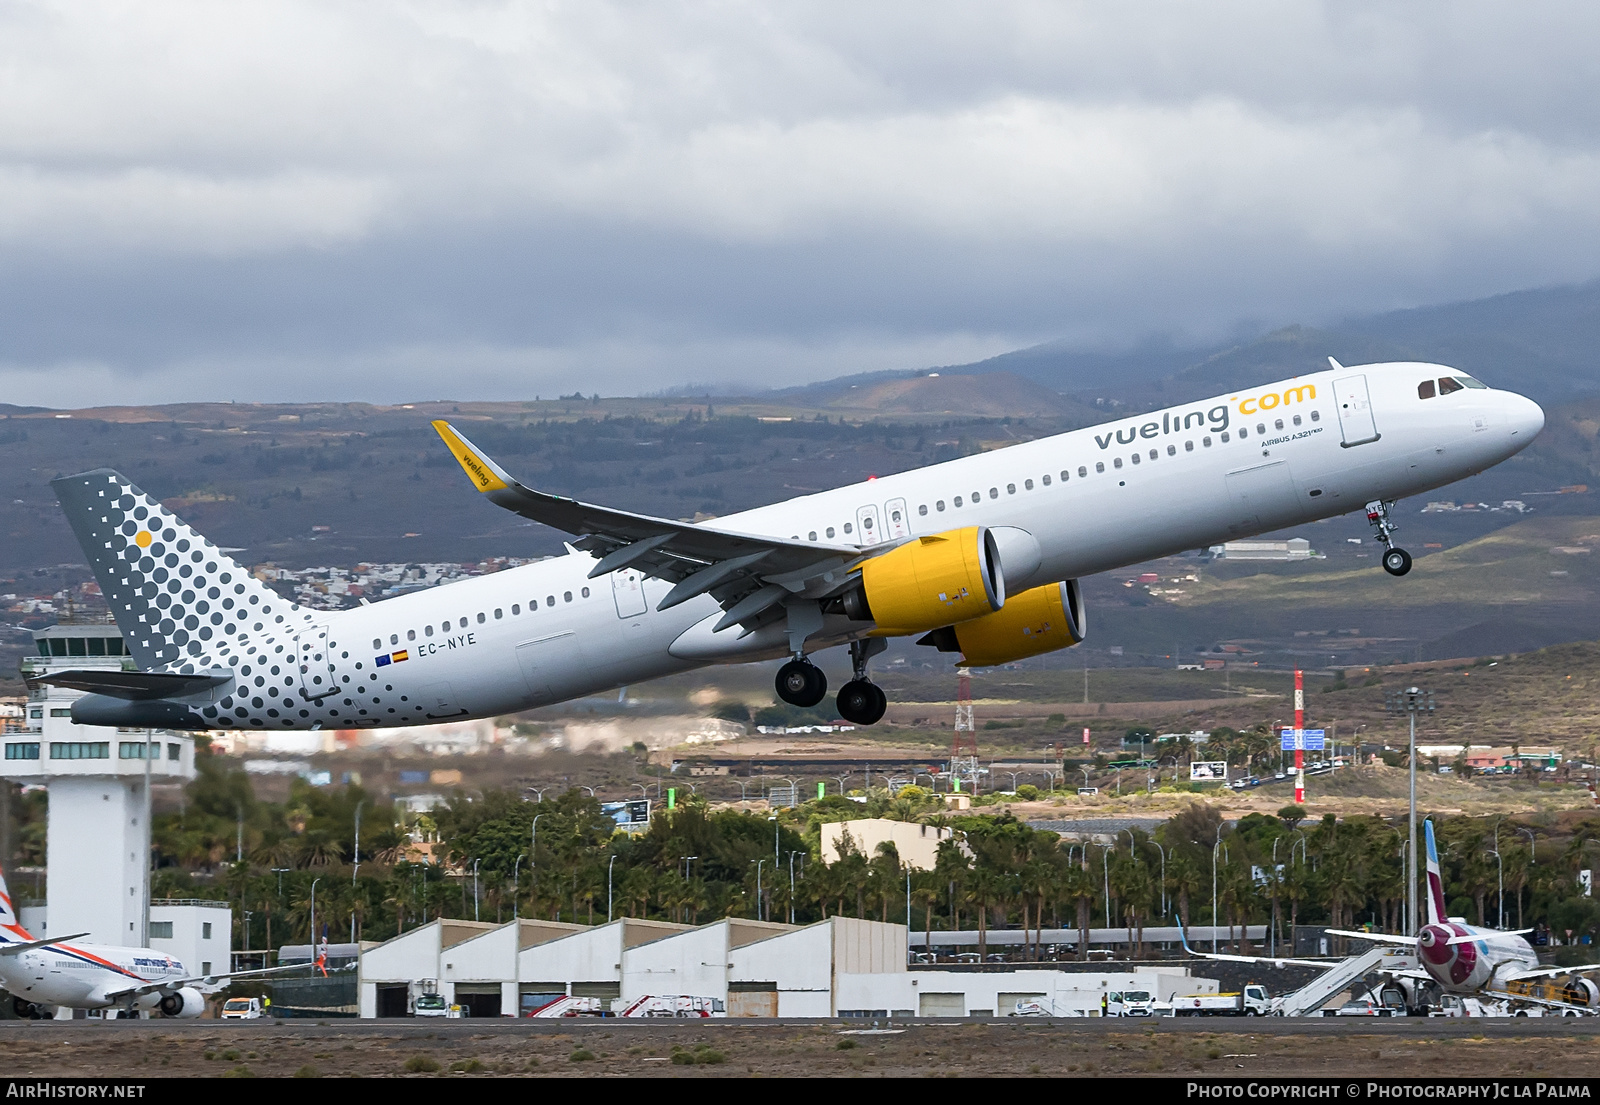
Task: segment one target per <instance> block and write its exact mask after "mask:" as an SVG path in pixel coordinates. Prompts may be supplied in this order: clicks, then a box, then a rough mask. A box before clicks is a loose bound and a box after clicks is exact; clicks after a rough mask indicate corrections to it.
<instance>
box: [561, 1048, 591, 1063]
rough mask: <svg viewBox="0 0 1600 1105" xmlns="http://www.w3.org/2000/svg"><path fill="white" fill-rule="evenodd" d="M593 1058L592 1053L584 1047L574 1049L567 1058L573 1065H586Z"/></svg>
mask: <svg viewBox="0 0 1600 1105" xmlns="http://www.w3.org/2000/svg"><path fill="white" fill-rule="evenodd" d="M594 1057H595V1055H594V1052H592V1051H590V1050H589V1049H588V1048H586V1047H580V1048H576V1049H574V1050H573V1052H572V1054H571V1055H569V1056H568V1058H569V1059H571V1060H572V1061H573V1062H574V1063H587V1062H590V1061H591V1060H593V1059H594Z"/></svg>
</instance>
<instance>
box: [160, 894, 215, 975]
mask: <svg viewBox="0 0 1600 1105" xmlns="http://www.w3.org/2000/svg"><path fill="white" fill-rule="evenodd" d="M157 921H170V922H171V923H172V937H171V938H170V939H160V938H157V937H155V936H152V937H151V938H150V947H151V948H153V949H154V950H156V951H158V952H165V953H166V954H167V955H170V956H172V957H173V958H175V959H177V960H179V961H180V962H182V963H183V966H184V968H185V969H186V970H187V971H189V972H190V973H191V974H226V973H227V971H228V970H229V969H230V968H231V967H232V966H233V954H232V953H233V909H232V908H231V907H230V906H229V905H228V904H227V903H226V902H216V903H214V904H206V905H195V904H192V903H187V902H186V903H184V904H182V905H174V904H162V903H159V902H152V903H151V904H150V924H151V928H152V929H154V927H155V923H156V922H157Z"/></svg>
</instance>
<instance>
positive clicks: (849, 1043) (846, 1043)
mask: <svg viewBox="0 0 1600 1105" xmlns="http://www.w3.org/2000/svg"><path fill="white" fill-rule="evenodd" d="M833 1046H834V1049H835V1050H837V1051H850V1050H852V1049H853V1048H858V1047H860V1046H861V1045H860V1044H858V1043H856V1042H855V1041H854V1040H852V1039H851V1038H850V1037H848V1036H846V1037H845V1038H844V1039H842V1040H840V1041H839V1042H838V1043H836V1044H834V1045H833Z"/></svg>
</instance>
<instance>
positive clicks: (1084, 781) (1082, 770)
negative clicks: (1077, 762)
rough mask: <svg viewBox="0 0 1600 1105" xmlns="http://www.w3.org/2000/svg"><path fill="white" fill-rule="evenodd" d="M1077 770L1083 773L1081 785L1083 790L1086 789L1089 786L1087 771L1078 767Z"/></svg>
mask: <svg viewBox="0 0 1600 1105" xmlns="http://www.w3.org/2000/svg"><path fill="white" fill-rule="evenodd" d="M1078 770H1079V771H1081V772H1083V785H1084V787H1085V789H1087V788H1088V786H1089V769H1088V768H1086V767H1080V768H1078Z"/></svg>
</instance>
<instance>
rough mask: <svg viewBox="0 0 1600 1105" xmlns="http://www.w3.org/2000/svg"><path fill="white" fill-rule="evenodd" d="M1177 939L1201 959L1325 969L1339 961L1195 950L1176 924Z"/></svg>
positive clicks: (1184, 948)
mask: <svg viewBox="0 0 1600 1105" xmlns="http://www.w3.org/2000/svg"><path fill="white" fill-rule="evenodd" d="M1178 940H1179V941H1180V942H1181V943H1182V944H1183V950H1184V951H1186V952H1188V953H1189V954H1190V955H1194V956H1198V957H1200V958H1201V959H1218V960H1221V961H1222V962H1224V963H1265V964H1270V965H1272V966H1274V967H1317V968H1320V969H1323V970H1326V969H1327V968H1329V967H1332V966H1334V965H1335V964H1337V963H1338V962H1339V961H1338V960H1337V959H1288V958H1285V957H1284V956H1274V955H1226V954H1224V953H1222V952H1197V951H1195V950H1194V949H1193V948H1191V947H1190V946H1189V940H1188V937H1187V936H1185V935H1184V931H1183V926H1182V925H1179V926H1178Z"/></svg>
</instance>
